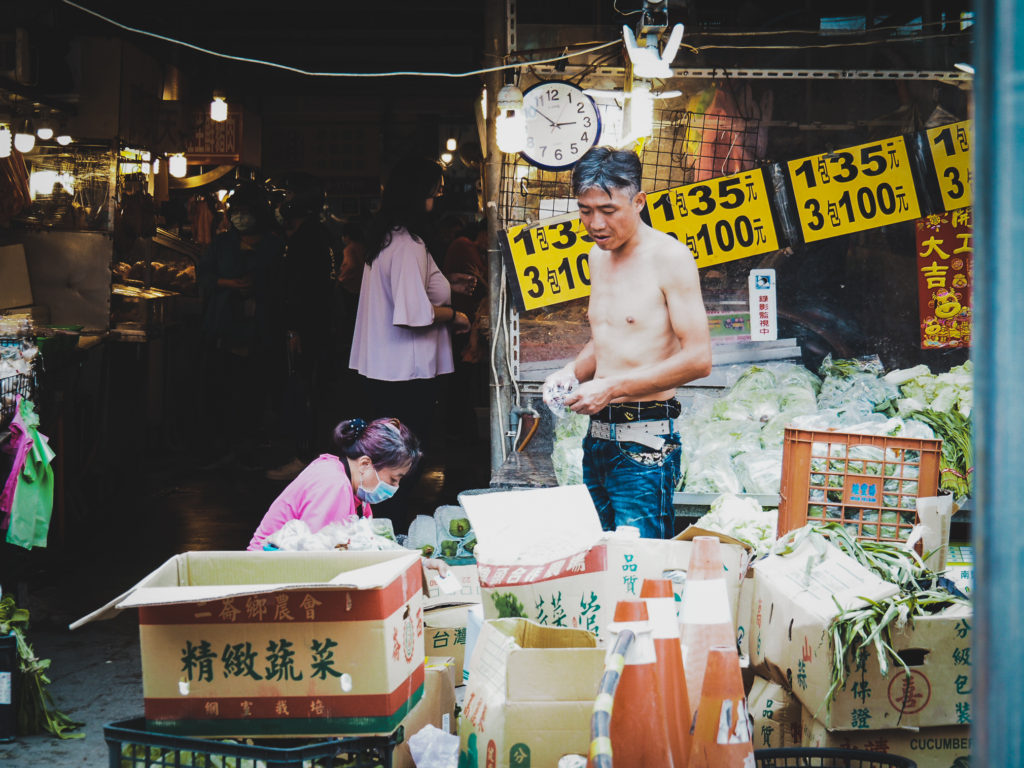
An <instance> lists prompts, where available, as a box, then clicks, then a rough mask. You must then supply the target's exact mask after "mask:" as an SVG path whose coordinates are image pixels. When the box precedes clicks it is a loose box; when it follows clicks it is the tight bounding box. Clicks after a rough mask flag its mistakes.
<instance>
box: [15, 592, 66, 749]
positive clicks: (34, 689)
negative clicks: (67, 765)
mask: <svg viewBox="0 0 1024 768" xmlns="http://www.w3.org/2000/svg"><path fill="white" fill-rule="evenodd" d="M27 630H28V611H27V610H25V609H24V608H18V607H17V606H16V605H15V603H14V598H12V597H11V596H10V595H6V596H4V597H3V598H2V599H0V635H8V634H11V633H14V638H15V643H16V644H17V648H18V673H19V674H18V684H17V687H18V701H17V712H18V733H19V734H20V735H23V736H30V735H32V734H36V733H43V732H46V733H51V734H53V735H54V736H57V737H59V738H61V739H81V738H83V737H84V736H85V734H84V733H72V731H74V730H76V729H77V728H80V727H81V726H82V723H78V722H75V721H74V720H72V719H71V718H70V717H68V716H67V715H65V714H64V713H63V712H61V711H59V710H58V709H57V707H56V705H55V704H54V702H53V697H52V696H50V692H49V691H48V690H47V689H46V686H48V685H49V684H50V678H48V677H47V676H46V671H47V670H48V669H49V668H50V660H49V659H40V658H38V657H37V656H36V654H35V651H33V650H32V646H31V645H29V643H28V640H27V639H26V637H25V632H26V631H27Z"/></svg>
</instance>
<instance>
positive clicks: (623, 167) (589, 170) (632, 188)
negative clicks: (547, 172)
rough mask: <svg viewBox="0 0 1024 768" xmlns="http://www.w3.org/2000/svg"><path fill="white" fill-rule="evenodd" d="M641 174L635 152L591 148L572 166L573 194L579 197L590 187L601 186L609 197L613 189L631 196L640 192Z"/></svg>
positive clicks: (608, 148)
mask: <svg viewBox="0 0 1024 768" xmlns="http://www.w3.org/2000/svg"><path fill="white" fill-rule="evenodd" d="M642 177H643V169H642V168H641V166H640V158H639V157H637V154H636V152H633V151H631V150H628V149H612V148H611V147H594V148H593V149H591V150H589V151H588V152H587V153H586V154H585V155H583V157H581V158H580V161H579V162H578V163H576V167H575V168H573V169H572V193H573V195H574V196H575V197H579V196H580V195H581V194H583V193H584V192H586V191H587V190H589V189H602V190H604V191H605V192H606V193H607V194H608V195H609V196H610V195H611V193H612V190H613V189H621V190H623V191H624V192H625V193H626V194H627V195H628V196H629V197H630V199H632V198H633V197H635V196H636V194H637V193H638V192H639V191H640V181H641V179H642Z"/></svg>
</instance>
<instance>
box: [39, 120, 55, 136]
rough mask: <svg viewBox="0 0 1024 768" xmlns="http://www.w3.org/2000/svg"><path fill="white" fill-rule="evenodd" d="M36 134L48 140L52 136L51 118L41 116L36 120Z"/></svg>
mask: <svg viewBox="0 0 1024 768" xmlns="http://www.w3.org/2000/svg"><path fill="white" fill-rule="evenodd" d="M36 136H38V137H39V138H40V139H42V140H43V141H49V140H50V139H52V138H53V120H51V119H50V118H48V117H42V118H40V119H39V120H38V121H37V122H36Z"/></svg>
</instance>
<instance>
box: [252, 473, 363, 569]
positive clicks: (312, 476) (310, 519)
mask: <svg viewBox="0 0 1024 768" xmlns="http://www.w3.org/2000/svg"><path fill="white" fill-rule="evenodd" d="M342 461H344V459H339V458H338V457H337V456H333V455H331V454H329V453H325V454H323V455H322V456H320V457H319V458H316V459H314V460H313V461H311V462H310V463H309V466H308V467H306V468H305V469H304V470H302V473H301V474H300V475H299V476H298V477H296V478H295V479H294V480H292V481H291V483H289V485H288V487H287V488H285V489H284V490H283V491H281V495H280V496H278V497H277V498H276V499H274V503H273V504H271V505H270V509H268V510H267V514H266V515H264V516H263V522H261V523H260V527H259V528H257V529H256V533H255V534H253V537H252V541H250V542H249V546H248V549H249V551H253V552H254V551H260V550H262V549H263V544H264V542H265V541H266V539H267V537H268V536H270V535H271V534H272V533H275V532H277V531H278V530H280V529H281V528H282V527H283V526H284V524H285V523H287V522H288V521H289V520H302V521H303V522H304V523H305V524H306V525H308V526H309V530H310V531H312V532H313V533H316V532H317V531H319V530H320V529H321V528H323V527H324V526H325V525H327V524H328V523H344V522H346V521H348V520H350V519H352V518H354V517H357V516H358V513H359V511H361V512H362V515H363V517H373V511H372V510H371V509H370V505H369V504H366V503H364V502H362V501H359V499H357V498H356V495H355V493H354V492H353V491H352V482H351V481H350V480H349V478H348V472H347V471H346V467H345V466H344V465H343V464H342Z"/></svg>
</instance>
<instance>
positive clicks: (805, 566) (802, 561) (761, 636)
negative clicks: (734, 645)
mask: <svg viewBox="0 0 1024 768" xmlns="http://www.w3.org/2000/svg"><path fill="white" fill-rule="evenodd" d="M755 571H756V574H757V575H756V578H755V588H756V593H757V596H756V598H755V619H754V624H755V626H754V635H753V637H752V640H751V654H752V661H753V665H754V668H755V669H756V670H757V672H758V674H760V675H762V676H763V677H768V678H769V679H773V680H775V681H776V682H780V683H782V684H783V685H784V686H786V687H787V688H789V689H790V690H792V691H793V693H794V694H795V695H796V697H797V698H798V699H799V700H800V701H801V702H802V703H803V705H804V706H805V707H807V708H808V709H809V710H810V711H811V713H812V714H813V716H814V717H816V718H817V719H819V720H820V721H821V722H822V723H823V724H824V726H825V727H827V728H829V729H830V730H839V731H851V730H860V729H876V730H877V729H891V728H897V727H932V726H948V725H961V724H964V723H969V722H970V700H971V697H970V692H971V687H972V683H971V623H972V617H971V610H970V608H969V607H968V606H960V605H957V606H953V607H951V608H948V609H946V610H945V611H943V612H941V613H938V614H936V615H934V616H923V617H919V618H917V619H915V620H914V625H913V627H911V626H910V625H909V624H908V625H907V626H906V627H904V628H903V629H902V630H899V631H896V630H894V631H893V647H894V648H895V649H896V651H897V652H898V653H900V654H901V658H903V659H904V660H905V661H906V663H907V665H908V666H909V667H910V671H911V676H910V679H909V680H907V677H906V675H905V673H904V671H903V668H902V667H900V666H898V665H892V666H890V671H889V674H888V676H883V675H882V674H881V671H880V670H879V667H878V659H877V656H876V654H875V652H874V649H873V648H872V649H871V650H870V652H868V653H866V654H864V656H863V660H862V661H861V662H860V663H858V662H857V661H856V660H853V659H851V660H849V662H850V665H851V670H850V673H849V675H848V677H847V680H846V684H845V686H844V687H843V688H842V689H840V690H839V691H837V693H836V695H835V697H834V699H833V700H832V701H831V704H830V705H829V706H826V700H825V699H826V693H827V691H828V689H829V686H830V684H831V683H830V680H831V672H832V665H833V663H834V662H833V652H832V648H831V642H830V636H829V633H828V628H829V625H830V624H831V622H832V619H833V618H834V617H835V616H837V615H838V614H839V611H840V607H841V608H843V609H848V608H852V607H860V606H863V605H865V604H866V603H865V602H864V600H863V599H862V598H865V597H867V598H870V599H873V600H877V599H880V598H884V597H888V596H891V595H894V594H896V593H897V591H898V589H897V587H896V586H895V585H893V584H889V583H888V582H885V581H883V580H881V579H879V578H878V577H876V576H875V575H874V574H872V573H870V572H868V571H867V570H866V569H865V568H863V567H862V566H861V565H860V564H859V563H857V562H856V561H855V560H853V559H852V558H850V557H848V556H846V555H845V554H843V553H842V552H840V551H839V550H838V549H837V548H836V547H834V546H832V545H831V544H827V545H826V546H825V549H824V551H823V552H819V551H818V550H817V549H815V547H814V546H812V542H811V541H809V540H808V541H805V542H804V543H803V544H802V545H801V546H800V547H799V548H798V549H797V550H796V551H795V552H793V553H792V554H790V555H786V556H784V557H778V556H770V557H768V558H765V559H764V560H762V561H759V562H758V563H757V564H756V565H755ZM837 604H838V605H837Z"/></svg>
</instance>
